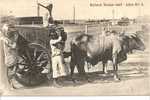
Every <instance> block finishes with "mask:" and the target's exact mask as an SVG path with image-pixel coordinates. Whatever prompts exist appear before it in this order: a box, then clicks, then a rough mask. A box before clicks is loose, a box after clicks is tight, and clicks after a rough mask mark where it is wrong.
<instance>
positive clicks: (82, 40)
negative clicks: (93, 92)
mask: <svg viewBox="0 0 150 100" xmlns="http://www.w3.org/2000/svg"><path fill="white" fill-rule="evenodd" d="M144 49H145V46H144V43H143V42H142V41H141V39H140V38H139V37H138V36H137V35H136V34H128V35H125V34H123V35H118V34H110V35H108V36H104V35H87V34H81V35H79V36H77V37H75V38H73V40H72V41H71V53H72V54H71V62H70V68H71V76H73V73H74V68H75V66H76V67H77V70H78V72H79V74H80V75H84V76H86V74H85V69H84V65H85V61H86V62H88V63H90V64H91V65H96V64H97V63H98V62H100V61H102V64H103V72H105V73H107V69H106V68H107V67H106V64H107V62H108V60H110V61H112V63H113V74H114V79H115V80H120V78H119V77H118V73H117V71H118V64H119V63H121V62H122V61H125V60H126V59H127V53H129V52H131V51H132V50H142V51H143V50H144ZM86 78H87V77H86Z"/></svg>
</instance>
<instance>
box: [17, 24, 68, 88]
mask: <svg viewBox="0 0 150 100" xmlns="http://www.w3.org/2000/svg"><path fill="white" fill-rule="evenodd" d="M16 29H17V30H18V33H19V34H18V40H17V45H18V47H17V49H18V55H19V56H18V58H19V60H18V63H17V67H16V70H15V78H16V80H17V81H18V82H19V83H21V84H23V85H25V86H35V85H39V84H41V83H43V82H45V81H46V80H47V74H44V73H42V71H43V70H44V69H45V68H47V69H48V68H49V69H50V65H51V60H50V57H51V52H50V47H49V40H50V36H51V32H56V30H57V31H58V30H59V31H60V33H61V35H62V36H63V39H64V40H66V36H67V35H66V33H65V32H64V29H63V27H60V26H59V27H58V26H56V25H52V26H49V27H43V26H40V25H16ZM50 72H51V71H50Z"/></svg>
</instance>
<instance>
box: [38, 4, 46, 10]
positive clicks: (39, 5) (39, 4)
mask: <svg viewBox="0 0 150 100" xmlns="http://www.w3.org/2000/svg"><path fill="white" fill-rule="evenodd" d="M38 5H39V6H41V7H43V8H46V9H47V7H46V6H44V5H42V4H40V3H38Z"/></svg>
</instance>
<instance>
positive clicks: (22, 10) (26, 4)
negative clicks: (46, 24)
mask: <svg viewBox="0 0 150 100" xmlns="http://www.w3.org/2000/svg"><path fill="white" fill-rule="evenodd" d="M36 1H37V0H0V15H14V16H17V17H22V16H37V4H36ZM49 1H50V2H51V3H53V6H54V7H53V11H52V15H53V17H54V19H73V7H74V6H75V15H76V19H103V18H113V13H112V12H113V11H114V18H120V17H129V18H136V17H137V16H142V15H150V7H149V5H150V1H149V0H38V2H40V3H42V4H44V5H46V4H47V3H48V2H49ZM135 2H136V3H143V4H144V6H128V7H127V6H125V4H126V3H135ZM90 3H92V4H102V6H94V7H91V6H90ZM104 3H105V4H116V3H122V4H123V6H119V7H116V6H113V7H112V6H111V7H110V6H103V4H104ZM45 13H46V10H45V9H43V8H40V15H41V16H43V15H44V14H45Z"/></svg>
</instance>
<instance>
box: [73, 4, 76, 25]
mask: <svg viewBox="0 0 150 100" xmlns="http://www.w3.org/2000/svg"><path fill="white" fill-rule="evenodd" d="M75 21H76V8H75V5H74V6H73V23H75Z"/></svg>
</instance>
